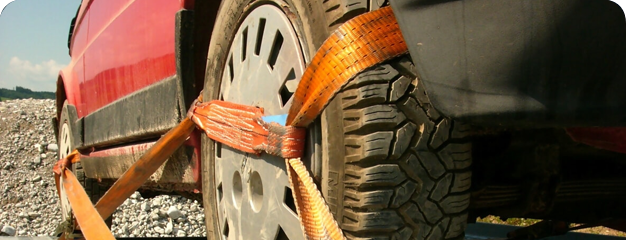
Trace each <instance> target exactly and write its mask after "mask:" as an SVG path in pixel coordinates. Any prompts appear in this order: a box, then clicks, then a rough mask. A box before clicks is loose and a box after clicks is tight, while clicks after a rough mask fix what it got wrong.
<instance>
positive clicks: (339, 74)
mask: <svg viewBox="0 0 626 240" xmlns="http://www.w3.org/2000/svg"><path fill="white" fill-rule="evenodd" d="M406 52H407V46H406V43H405V42H404V38H403V37H402V33H401V32H400V28H399V26H398V22H396V18H395V16H394V15H393V12H392V11H391V8H390V7H384V8H381V9H379V10H376V11H373V12H369V13H365V14H362V15H359V16H356V17H355V18H353V19H351V20H349V21H347V22H346V23H344V24H343V25H341V26H339V28H338V29H337V30H336V31H335V33H333V34H332V35H331V36H330V37H329V38H328V39H326V41H325V42H324V44H322V46H321V47H320V49H319V50H318V51H317V54H315V56H314V57H313V60H311V64H309V66H308V67H307V68H306V70H305V71H304V74H303V75H302V79H301V80H300V84H299V85H298V88H297V89H296V92H295V94H294V101H293V105H291V108H290V109H289V116H288V117H287V125H290V126H298V127H305V126H307V125H309V123H311V122H312V121H313V120H315V118H317V116H318V115H319V114H320V113H321V112H322V110H323V109H324V107H326V105H327V104H328V103H329V102H330V100H331V99H332V98H333V97H334V96H335V95H336V94H337V92H338V91H339V90H341V87H342V86H344V85H345V84H346V83H348V80H350V79H351V78H353V77H354V76H356V74H358V73H359V72H361V71H363V70H365V69H367V68H369V67H372V66H374V65H376V64H378V63H381V62H384V61H386V60H389V59H391V58H393V57H396V56H399V55H401V54H404V53H406Z"/></svg>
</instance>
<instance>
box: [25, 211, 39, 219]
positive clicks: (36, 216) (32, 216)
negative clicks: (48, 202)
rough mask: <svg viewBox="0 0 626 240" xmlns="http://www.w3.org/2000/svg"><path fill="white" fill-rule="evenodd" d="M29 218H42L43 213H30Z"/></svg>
mask: <svg viewBox="0 0 626 240" xmlns="http://www.w3.org/2000/svg"><path fill="white" fill-rule="evenodd" d="M28 216H29V217H30V218H38V217H40V216H41V213H37V212H29V213H28Z"/></svg>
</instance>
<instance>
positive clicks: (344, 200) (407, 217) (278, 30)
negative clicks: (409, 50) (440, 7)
mask: <svg viewBox="0 0 626 240" xmlns="http://www.w3.org/2000/svg"><path fill="white" fill-rule="evenodd" d="M339 2H342V1H336V0H332V1H326V2H325V3H324V4H322V2H321V1H320V2H319V3H318V2H315V1H311V2H309V1H298V0H295V1H278V0H275V1H253V0H226V1H224V2H223V3H222V5H221V6H220V11H219V13H218V18H217V22H216V25H215V27H214V29H215V30H214V32H213V34H212V36H211V44H210V47H209V53H208V62H207V71H206V73H207V75H206V77H205V88H204V99H220V100H225V101H230V102H235V103H240V104H245V105H254V106H258V107H263V108H264V110H265V114H266V115H281V114H287V113H288V110H289V106H290V105H291V101H292V100H291V97H292V94H293V92H294V91H295V89H296V87H297V84H298V81H299V79H300V77H301V76H302V73H303V71H304V69H305V66H306V65H305V63H306V62H307V60H309V59H311V58H312V57H313V55H314V54H315V51H316V50H317V48H318V47H319V46H320V45H321V43H322V42H323V41H324V40H325V39H326V38H327V37H328V31H329V29H331V28H333V26H336V25H337V22H338V21H345V20H347V19H349V18H350V17H351V16H354V15H356V14H355V13H356V12H358V11H360V10H358V11H356V10H354V9H353V8H344V6H343V5H341V4H338V7H336V6H334V5H333V6H332V7H330V8H329V9H326V8H328V7H329V6H328V4H329V3H333V4H334V3H339ZM353 6H356V5H353ZM338 9H339V10H338ZM337 11H344V13H345V15H341V16H339V15H338V12H337ZM330 15H332V16H330ZM328 22H332V25H331V26H329V25H328ZM320 119H321V121H317V122H316V123H314V124H313V125H315V126H312V127H311V128H310V133H311V134H309V135H310V136H311V135H315V134H317V133H319V134H321V136H322V137H320V138H319V139H320V140H319V141H321V145H322V147H321V148H319V147H317V148H316V147H314V146H313V147H309V150H311V149H313V150H312V151H313V153H312V154H309V155H307V157H305V159H304V161H305V163H308V165H309V169H311V170H312V173H313V175H314V177H315V179H316V181H317V182H318V184H320V186H321V191H322V194H323V195H324V197H325V199H326V201H327V202H328V204H329V206H330V209H331V212H333V214H334V216H335V218H336V219H337V221H338V223H339V225H340V227H341V228H342V229H343V230H344V232H345V233H346V235H347V237H348V239H456V238H462V236H463V231H464V229H465V225H466V222H467V212H466V211H467V207H468V204H469V192H468V190H469V186H470V178H471V171H470V169H469V167H470V164H471V153H470V150H471V145H470V143H469V142H468V141H466V140H465V138H464V137H463V134H464V132H465V131H466V130H467V127H466V126H465V125H462V124H459V123H456V122H453V121H451V120H449V119H446V118H444V117H442V116H441V115H439V114H438V113H437V112H436V111H435V110H434V109H433V108H432V106H430V105H429V102H428V98H427V96H426V95H425V93H424V91H423V89H422V88H421V86H420V85H419V84H418V81H417V78H416V76H415V72H414V69H413V68H412V67H411V63H410V61H409V60H407V58H397V59H394V60H392V61H389V62H385V63H382V64H380V65H378V66H375V67H373V68H371V69H369V70H367V71H365V72H363V73H361V74H359V75H358V76H357V77H356V78H355V79H354V80H353V81H352V83H350V84H349V85H348V86H347V87H346V88H345V89H344V90H342V91H341V92H340V93H339V94H338V95H337V97H335V99H334V100H333V101H332V102H331V103H330V105H329V106H328V108H327V109H326V110H325V111H324V113H323V115H322V117H321V118H320ZM320 122H321V123H320ZM318 124H319V125H318ZM320 125H321V131H320V130H317V129H320V128H319V126H320ZM318 131H319V132H318ZM312 142H313V143H312V144H313V145H315V141H312ZM321 149H323V151H322V150H321ZM317 156H319V157H317ZM203 162H204V163H205V164H202V168H203V171H202V174H203V175H202V179H203V182H202V184H203V187H202V189H203V199H204V206H205V214H206V216H207V221H206V224H207V237H208V238H209V239H304V236H303V232H302V228H301V226H300V223H299V220H298V218H297V215H296V213H295V212H296V211H295V206H294V203H293V198H292V195H291V189H290V187H289V182H288V179H287V174H286V172H285V162H284V160H283V159H280V158H278V157H274V156H270V155H267V154H263V155H261V156H255V155H252V154H245V153H242V152H239V151H238V150H234V149H232V148H229V147H227V146H223V145H221V144H219V143H216V142H214V141H212V140H210V139H208V138H206V137H203Z"/></svg>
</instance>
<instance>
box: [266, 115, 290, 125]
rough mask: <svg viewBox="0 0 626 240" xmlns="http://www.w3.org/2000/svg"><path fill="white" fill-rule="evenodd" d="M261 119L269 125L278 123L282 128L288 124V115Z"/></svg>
mask: <svg viewBox="0 0 626 240" xmlns="http://www.w3.org/2000/svg"><path fill="white" fill-rule="evenodd" d="M261 119H263V121H265V122H267V123H269V122H275V123H278V124H280V125H281V126H285V124H287V114H283V115H273V116H263V117H262V118H261Z"/></svg>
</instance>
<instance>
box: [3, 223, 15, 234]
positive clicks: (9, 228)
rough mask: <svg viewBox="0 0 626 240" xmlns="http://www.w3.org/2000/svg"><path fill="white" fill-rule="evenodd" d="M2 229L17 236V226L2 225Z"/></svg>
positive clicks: (5, 232)
mask: <svg viewBox="0 0 626 240" xmlns="http://www.w3.org/2000/svg"><path fill="white" fill-rule="evenodd" d="M0 231H2V233H4V234H6V235H8V236H15V228H14V227H11V226H9V225H4V226H2V230H0Z"/></svg>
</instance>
